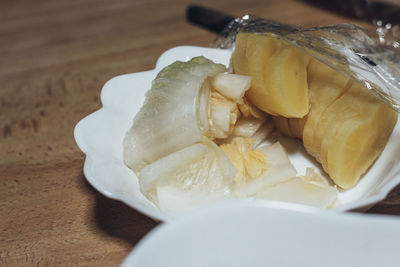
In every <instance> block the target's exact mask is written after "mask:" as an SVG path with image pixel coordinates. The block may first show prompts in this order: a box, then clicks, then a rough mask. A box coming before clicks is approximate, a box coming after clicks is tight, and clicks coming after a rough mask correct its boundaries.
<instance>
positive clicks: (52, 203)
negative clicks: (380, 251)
mask: <svg viewBox="0 0 400 267" xmlns="http://www.w3.org/2000/svg"><path fill="white" fill-rule="evenodd" d="M190 3H191V2H188V1H184V0H165V1H161V0H149V1H144V0H118V1H107V0H86V1H84V0H75V1H70V0H58V1H45V0H36V1H28V0H3V1H0V265H1V266H64V265H66V266H71V265H88V266H99V265H102V266H103V265H104V266H116V265H118V264H119V263H121V261H122V260H123V258H124V257H125V256H126V255H127V254H128V252H129V251H130V250H131V249H132V248H133V247H134V245H135V244H136V243H137V242H138V241H139V240H140V239H141V238H142V237H143V236H144V235H145V234H146V233H148V232H149V231H150V230H151V229H152V228H154V227H155V226H156V225H157V223H156V222H154V221H152V220H151V219H149V218H147V217H146V216H144V215H142V214H140V213H138V212H136V211H134V210H133V209H131V208H129V207H127V206H125V205H124V204H122V203H120V202H118V201H114V200H111V199H107V198H106V197H104V196H102V195H101V194H99V193H98V192H96V191H95V190H94V189H93V188H92V187H91V186H90V185H89V184H88V183H87V182H86V180H85V177H84V175H83V172H82V167H83V162H84V154H83V153H82V152H81V151H80V150H79V149H78V147H77V146H76V144H75V141H74V138H73V129H74V126H75V125H76V123H77V122H78V121H79V120H80V119H82V118H83V117H84V116H86V115H88V114H90V113H92V112H94V111H95V110H97V109H99V108H100V106H101V104H100V100H99V94H100V90H101V88H102V86H103V84H104V83H105V82H106V81H107V80H109V79H110V78H112V77H114V76H116V75H120V74H124V73H132V72H137V71H143V70H148V69H152V68H153V67H154V64H155V62H156V59H157V58H158V56H159V55H160V54H161V53H162V52H163V51H165V50H166V49H168V48H171V47H173V46H178V45H199V46H207V45H209V44H211V43H212V42H213V40H214V39H215V35H214V34H212V33H210V32H207V31H206V30H203V29H201V28H199V27H196V26H194V25H191V24H189V23H188V22H187V21H186V20H185V10H186V8H187V6H188V5H189V4H190ZM202 5H204V6H206V7H210V8H213V9H217V10H221V11H223V12H226V13H228V14H231V15H234V16H240V15H243V14H247V13H250V14H254V15H257V16H260V17H265V18H269V19H272V20H276V21H281V22H286V23H290V24H294V25H298V26H314V25H321V24H333V23H342V22H348V21H351V20H350V19H349V18H347V17H343V16H339V15H337V14H335V13H331V12H329V11H326V10H324V9H320V8H318V7H314V6H311V5H309V4H307V3H305V2H302V1H283V0H250V1H242V0H206V1H203V2H202ZM360 23H361V22H360ZM363 24H366V23H363ZM370 212H373V213H384V214H394V215H400V187H398V188H397V189H395V190H394V191H393V192H392V193H391V195H390V196H389V197H388V199H387V200H385V201H384V202H381V203H379V204H378V205H377V206H375V207H374V208H373V209H372V210H370Z"/></svg>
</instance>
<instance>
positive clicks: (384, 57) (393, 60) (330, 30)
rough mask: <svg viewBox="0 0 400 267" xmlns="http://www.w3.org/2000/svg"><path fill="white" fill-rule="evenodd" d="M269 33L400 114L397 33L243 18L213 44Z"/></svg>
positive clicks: (230, 43)
mask: <svg viewBox="0 0 400 267" xmlns="http://www.w3.org/2000/svg"><path fill="white" fill-rule="evenodd" d="M241 31H244V32H253V33H257V34H271V35H274V36H276V37H279V38H282V39H283V40H285V41H287V42H288V43H290V44H292V45H294V46H296V47H298V48H299V49H302V50H303V51H305V52H306V53H308V54H309V55H311V56H313V57H314V58H316V59H318V60H320V61H322V62H324V63H325V64H327V65H329V66H330V67H332V68H334V69H335V70H337V71H339V72H341V73H343V74H344V75H346V76H348V77H349V78H351V79H353V80H354V81H356V82H359V83H362V84H363V85H364V87H365V88H367V89H368V90H370V91H371V92H372V93H373V94H374V95H375V96H377V97H378V98H380V99H381V100H382V101H384V102H385V103H387V104H388V105H389V106H391V107H392V108H393V109H395V110H397V111H398V112H400V48H399V40H398V38H399V35H400V30H399V29H398V28H397V29H394V28H393V29H391V30H390V31H386V32H383V31H379V28H378V29H377V31H376V32H367V31H365V30H363V29H361V28H360V27H358V26H356V25H354V24H339V25H332V26H322V27H313V28H295V27H293V26H289V25H285V24H281V23H277V22H273V21H269V20H265V19H260V18H256V17H253V16H249V15H245V16H243V17H241V18H237V19H235V20H233V21H232V22H231V23H230V24H228V26H227V27H226V28H225V29H224V30H223V31H222V32H221V34H220V36H219V37H218V39H217V41H216V44H215V45H216V46H217V47H219V48H231V47H232V46H233V45H234V41H235V37H236V35H237V33H238V32H241Z"/></svg>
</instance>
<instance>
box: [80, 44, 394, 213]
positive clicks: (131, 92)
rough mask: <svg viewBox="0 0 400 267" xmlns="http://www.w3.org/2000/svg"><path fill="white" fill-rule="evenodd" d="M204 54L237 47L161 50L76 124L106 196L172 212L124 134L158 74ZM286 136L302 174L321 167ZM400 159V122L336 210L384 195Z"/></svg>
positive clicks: (107, 88) (221, 55) (217, 58)
mask: <svg viewBox="0 0 400 267" xmlns="http://www.w3.org/2000/svg"><path fill="white" fill-rule="evenodd" d="M200 55H202V56H205V57H207V58H209V59H211V60H213V61H214V62H217V63H222V64H225V65H228V63H229V59H230V56H231V51H230V50H221V49H214V48H203V47H193V46H180V47H175V48H172V49H170V50H168V51H166V52H165V53H163V54H162V55H161V56H160V58H159V59H158V61H157V64H156V68H155V69H154V70H151V71H145V72H138V73H133V74H126V75H121V76H117V77H115V78H112V79H111V80H109V81H108V82H107V83H106V84H105V85H104V87H103V89H102V91H101V102H102V104H103V107H102V108H101V109H99V110H97V111H96V112H94V113H92V114H90V115H89V116H87V117H85V118H83V119H82V120H81V121H80V122H79V123H78V124H77V125H76V127H75V132H74V135H75V140H76V143H77V144H78V146H79V148H80V149H81V150H82V151H83V152H84V153H85V154H86V160H85V164H84V174H85V176H86V179H87V180H88V181H89V183H90V184H91V185H92V186H93V187H95V188H96V189H97V190H98V191H99V192H101V193H102V194H104V195H105V196H107V197H110V198H113V199H118V200H120V201H122V202H124V203H126V204H127V205H129V206H130V207H132V208H134V209H136V210H138V211H140V212H142V213H143V214H146V215H147V216H149V217H152V218H154V219H157V220H162V221H167V220H169V219H171V218H172V217H171V216H170V215H168V214H164V213H162V212H161V211H159V210H158V209H157V208H156V207H155V206H154V205H153V204H152V203H151V202H150V201H148V200H147V199H146V198H145V197H144V196H143V195H142V193H141V192H140V191H139V184H138V180H137V177H136V175H135V174H134V173H133V172H132V171H131V170H130V169H128V168H127V167H126V166H125V165H124V164H123V160H122V140H123V138H124V136H125V133H126V132H127V131H128V130H129V128H130V126H131V125H132V122H133V118H134V116H135V114H136V113H137V112H138V111H139V109H140V107H141V105H142V103H143V101H144V94H145V92H146V91H147V90H149V89H150V87H151V82H152V80H153V79H154V78H155V76H156V74H157V73H158V72H159V71H160V70H161V69H162V68H163V67H165V66H167V65H169V64H171V63H173V62H174V61H176V60H181V61H188V60H189V59H191V58H192V57H195V56H200ZM280 141H281V142H282V144H283V145H284V146H285V147H286V149H287V151H288V153H289V158H290V160H291V162H292V163H293V165H294V166H295V167H296V169H297V170H298V172H299V173H300V174H304V172H305V169H306V167H314V168H316V169H317V170H321V167H320V165H319V164H318V163H317V162H316V161H314V160H313V159H312V158H311V157H310V156H308V155H307V153H306V152H305V150H304V148H303V146H302V145H301V143H300V142H299V141H296V140H291V139H287V138H286V139H285V138H284V139H282V140H280ZM399 161H400V125H399V122H397V124H396V127H395V129H394V131H393V133H392V136H391V137H390V139H389V142H388V144H387V146H386V148H385V150H384V151H383V153H382V154H381V156H380V157H379V158H378V160H377V161H376V162H375V163H374V165H373V166H372V167H371V168H370V169H369V171H368V172H367V173H366V174H365V175H364V177H363V178H362V179H361V181H360V182H359V183H358V184H357V185H356V186H355V187H354V188H352V189H350V190H347V191H343V192H340V193H339V196H338V202H339V205H337V207H336V208H335V210H338V211H344V210H350V209H361V208H366V207H369V206H371V205H373V204H374V203H377V202H379V201H381V200H383V199H384V198H385V197H386V196H387V194H388V193H389V191H390V190H391V189H393V188H394V187H395V186H396V185H397V184H399V183H400V164H399Z"/></svg>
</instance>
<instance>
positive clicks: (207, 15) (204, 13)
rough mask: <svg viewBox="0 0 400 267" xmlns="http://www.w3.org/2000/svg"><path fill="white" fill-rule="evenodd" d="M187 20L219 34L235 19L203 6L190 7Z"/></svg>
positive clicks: (187, 10) (187, 11)
mask: <svg viewBox="0 0 400 267" xmlns="http://www.w3.org/2000/svg"><path fill="white" fill-rule="evenodd" d="M186 19H187V21H188V22H190V23H193V24H195V25H197V26H201V27H203V28H205V29H207V30H209V31H211V32H214V33H217V34H218V33H220V32H221V31H222V29H223V28H224V27H225V26H226V25H227V24H228V23H229V22H231V21H232V20H233V19H234V17H233V16H230V15H226V14H223V13H221V12H219V11H216V10H212V9H209V8H205V7H202V6H198V5H190V6H188V8H187V9H186Z"/></svg>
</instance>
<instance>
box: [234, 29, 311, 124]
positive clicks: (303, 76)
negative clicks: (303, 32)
mask: <svg viewBox="0 0 400 267" xmlns="http://www.w3.org/2000/svg"><path fill="white" fill-rule="evenodd" d="M231 60H232V66H233V69H234V71H235V73H237V74H241V75H248V76H251V77H253V80H252V84H251V88H250V89H249V90H248V91H247V92H246V96H247V97H248V98H249V99H250V100H251V101H252V102H253V103H254V104H255V105H256V106H257V107H258V108H260V109H261V110H263V111H265V112H267V113H269V114H272V115H281V116H285V117H290V118H301V117H303V116H304V115H306V114H307V113H308V109H309V104H308V85H307V71H306V69H307V65H308V62H309V57H308V56H307V55H306V54H304V53H303V52H301V51H300V50H298V49H297V48H295V47H292V46H290V45H289V44H287V43H286V42H284V41H282V40H280V39H277V38H274V37H272V36H268V35H257V34H248V33H239V34H238V35H237V38H236V47H235V51H234V53H233V55H232V59H231Z"/></svg>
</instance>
